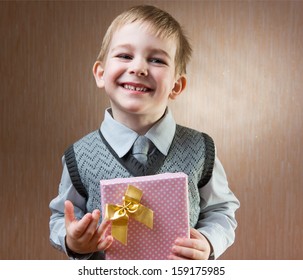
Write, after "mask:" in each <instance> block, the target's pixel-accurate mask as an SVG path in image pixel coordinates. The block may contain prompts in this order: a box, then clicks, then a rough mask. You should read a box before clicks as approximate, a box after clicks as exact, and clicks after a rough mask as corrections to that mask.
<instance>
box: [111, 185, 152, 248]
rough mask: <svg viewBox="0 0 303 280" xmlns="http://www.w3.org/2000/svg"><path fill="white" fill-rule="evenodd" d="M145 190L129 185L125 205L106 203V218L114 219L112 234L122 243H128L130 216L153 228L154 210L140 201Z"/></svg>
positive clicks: (124, 200) (124, 197)
mask: <svg viewBox="0 0 303 280" xmlns="http://www.w3.org/2000/svg"><path fill="white" fill-rule="evenodd" d="M142 195H143V192H142V191H141V190H139V189H137V188H136V187H134V186H132V185H128V187H127V190H126V192H125V194H124V196H123V205H119V204H106V205H105V218H107V219H110V220H111V221H112V236H113V237H114V238H115V239H117V240H118V241H120V242H121V243H122V244H124V245H126V244H127V229H128V220H129V216H130V217H132V218H133V219H135V220H136V221H138V222H140V223H142V224H144V225H146V226H147V227H149V228H151V229H152V228H153V219H154V212H153V210H151V209H149V208H147V207H145V206H144V205H142V204H141V203H140V201H141V197H142Z"/></svg>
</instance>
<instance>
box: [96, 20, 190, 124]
mask: <svg viewBox="0 0 303 280" xmlns="http://www.w3.org/2000/svg"><path fill="white" fill-rule="evenodd" d="M175 55H176V42H175V40H174V39H161V38H159V37H155V36H154V35H152V33H151V32H150V31H148V29H147V28H146V26H144V25H143V26H142V25H141V26H139V24H138V23H131V24H127V25H125V26H123V27H122V28H121V29H119V30H118V31H116V32H115V33H114V35H113V38H112V40H111V44H110V46H109V51H108V55H107V58H106V61H104V62H102V63H99V64H97V66H96V65H95V71H94V73H95V77H96V80H97V85H98V86H99V87H104V88H105V91H106V93H107V94H108V96H109V98H110V102H111V107H112V110H113V114H114V117H115V119H118V120H119V118H125V117H128V116H130V115H131V116H133V115H140V116H148V117H149V118H152V119H155V120H158V119H159V118H160V117H161V116H162V115H163V113H164V111H165V108H166V107H167V103H168V100H169V98H172V99H174V98H175V97H176V96H177V95H178V94H179V93H180V92H181V91H182V90H183V88H184V86H185V78H184V77H178V76H177V75H175ZM98 78H99V83H98ZM121 120H123V119H121Z"/></svg>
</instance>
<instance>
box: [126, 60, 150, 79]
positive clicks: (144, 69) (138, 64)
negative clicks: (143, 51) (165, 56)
mask: <svg viewBox="0 0 303 280" xmlns="http://www.w3.org/2000/svg"><path fill="white" fill-rule="evenodd" d="M129 73H130V74H132V75H136V76H147V75H148V66H147V63H146V62H145V60H144V59H143V58H138V59H133V61H132V63H131V64H130V66H129Z"/></svg>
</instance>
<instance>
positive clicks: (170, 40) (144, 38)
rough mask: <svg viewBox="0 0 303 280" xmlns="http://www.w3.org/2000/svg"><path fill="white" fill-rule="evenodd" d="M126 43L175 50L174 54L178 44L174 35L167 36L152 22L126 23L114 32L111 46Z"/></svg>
mask: <svg viewBox="0 0 303 280" xmlns="http://www.w3.org/2000/svg"><path fill="white" fill-rule="evenodd" d="M126 44H128V45H133V46H134V47H136V46H138V47H140V46H141V47H143V46H150V47H157V48H159V49H164V50H165V51H168V50H170V53H171V52H173V54H175V52H176V46H177V44H176V39H175V37H174V36H169V37H167V36H165V35H163V33H162V34H161V33H159V31H157V30H155V28H154V27H153V26H152V25H151V24H146V23H140V22H134V23H127V24H124V25H122V26H120V27H119V28H117V29H116V30H115V31H114V32H113V35H112V38H111V43H110V48H115V47H116V46H118V45H126Z"/></svg>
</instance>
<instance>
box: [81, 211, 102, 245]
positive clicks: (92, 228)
mask: <svg viewBox="0 0 303 280" xmlns="http://www.w3.org/2000/svg"><path fill="white" fill-rule="evenodd" d="M99 218H100V211H99V210H94V211H93V213H92V214H91V219H90V221H89V223H88V224H87V226H86V228H85V233H84V236H83V238H84V240H83V241H86V242H89V241H92V239H96V242H97V240H98V235H97V226H98V222H99Z"/></svg>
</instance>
